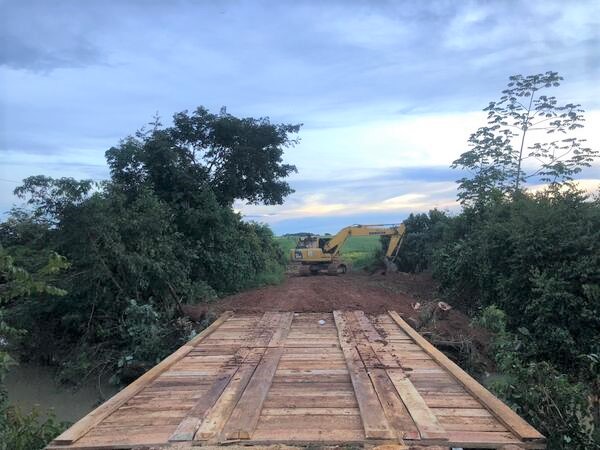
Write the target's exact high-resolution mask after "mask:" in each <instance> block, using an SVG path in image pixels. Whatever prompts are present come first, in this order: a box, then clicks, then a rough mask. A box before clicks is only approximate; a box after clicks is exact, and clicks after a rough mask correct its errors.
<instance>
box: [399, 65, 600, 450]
mask: <svg viewBox="0 0 600 450" xmlns="http://www.w3.org/2000/svg"><path fill="white" fill-rule="evenodd" d="M561 80H562V78H561V77H560V76H558V74H556V73H555V72H547V73H546V74H538V75H531V76H527V77H523V76H521V75H516V76H513V77H511V78H510V82H509V84H508V86H507V89H506V90H504V91H503V92H502V94H503V95H502V96H501V97H500V99H499V100H498V101H496V102H491V103H490V104H489V106H488V107H487V108H485V111H487V112H488V125H487V126H485V127H482V128H479V130H477V132H475V133H474V134H473V135H471V138H470V139H469V145H470V147H471V149H470V150H468V151H466V152H464V153H463V154H462V155H461V156H460V158H458V159H457V160H456V161H454V163H453V165H452V167H454V168H458V169H461V170H462V171H463V172H462V173H463V174H464V176H463V178H461V179H459V180H458V183H459V193H458V200H459V201H460V202H461V203H462V205H463V210H462V211H461V212H460V213H459V214H457V215H455V216H453V217H445V216H444V217H441V219H442V220H437V222H435V223H434V221H433V220H432V219H433V217H432V216H431V213H430V215H429V216H427V215H424V214H420V215H416V216H412V215H411V217H409V219H408V220H407V222H406V224H407V230H408V235H407V237H406V240H405V244H406V246H405V247H403V251H402V252H401V255H402V257H403V259H402V260H401V261H400V265H401V268H403V269H404V270H411V271H418V270H421V269H422V268H424V267H430V268H431V269H432V272H433V275H434V277H435V278H436V279H437V280H438V281H439V282H440V289H441V292H442V294H443V295H445V296H446V297H447V298H448V301H449V302H450V303H451V304H453V305H454V306H456V307H459V308H462V309H463V310H464V311H466V312H467V313H469V314H471V315H473V316H477V317H478V318H479V319H478V322H479V323H480V324H481V325H485V326H486V327H488V328H490V329H491V330H492V331H493V332H494V333H495V342H494V349H493V350H492V352H491V356H494V357H495V359H496V362H497V364H498V371H499V379H498V381H497V382H496V383H494V385H493V386H492V388H493V389H494V391H495V392H496V393H497V394H498V395H499V396H500V397H502V398H503V399H504V400H506V401H507V402H508V403H509V404H510V405H511V406H512V407H513V408H514V409H515V410H516V411H517V412H519V413H520V414H521V415H522V416H524V417H525V419H527V420H529V421H530V422H531V423H533V424H534V425H535V426H536V427H538V428H539V429H540V431H542V432H543V433H544V434H546V436H547V437H548V440H549V448H550V449H588V448H600V438H599V434H600V404H599V398H600V356H599V355H600V197H598V196H597V197H596V198H595V199H594V198H589V197H588V196H587V195H585V194H584V193H583V192H580V191H578V190H577V189H576V188H575V187H574V185H572V184H571V183H570V181H571V180H572V178H573V176H574V175H575V174H577V173H579V172H581V170H582V169H583V168H585V167H589V166H590V165H591V164H592V162H593V161H594V160H595V159H596V158H597V157H598V155H599V152H598V151H597V150H593V149H591V148H586V147H584V142H585V141H584V140H582V139H579V138H578V137H577V136H576V132H577V130H578V129H580V128H581V127H582V126H583V125H582V122H583V121H584V118H583V110H582V109H581V107H580V105H574V104H565V105H564V106H559V103H558V102H557V100H556V98H554V97H549V96H548V95H545V94H544V91H545V90H547V89H553V88H556V87H558V86H559V85H560V81H561ZM523 100H525V101H524V102H523ZM541 123H544V124H545V125H544V126H538V125H539V124H541ZM535 133H545V134H546V137H545V138H544V139H543V141H542V142H532V141H531V139H532V137H533V136H534V135H535ZM555 133H556V134H555ZM556 135H559V136H560V139H559V140H554V141H553V140H552V139H556V138H555V137H554V136H556ZM528 180H536V181H538V182H539V181H542V182H544V183H546V187H545V189H543V190H541V191H538V192H537V193H530V192H526V191H524V190H523V184H524V183H526V182H527V181H528Z"/></svg>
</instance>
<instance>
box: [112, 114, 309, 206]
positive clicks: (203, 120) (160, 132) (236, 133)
mask: <svg viewBox="0 0 600 450" xmlns="http://www.w3.org/2000/svg"><path fill="white" fill-rule="evenodd" d="M300 127H301V125H291V124H272V123H271V122H270V120H269V119H268V118H260V119H254V118H238V117H235V116H233V115H231V114H228V113H227V112H226V110H225V108H222V109H221V112H220V113H219V114H212V113H210V112H209V111H208V110H206V109H205V108H202V107H200V108H198V109H196V110H195V111H194V112H193V113H192V114H188V112H187V111H183V112H180V113H177V114H175V115H174V116H173V126H172V127H168V128H162V127H161V124H160V122H158V121H156V122H155V123H154V124H153V129H152V130H151V131H150V132H148V133H138V134H137V136H136V137H130V138H128V139H126V140H125V141H124V142H122V143H121V145H120V146H118V147H113V148H111V149H109V150H108V151H107V152H106V158H107V161H108V165H109V167H110V169H111V174H112V177H113V180H114V181H116V182H118V183H120V184H124V185H132V184H133V185H139V184H141V183H150V184H152V186H153V190H154V191H155V192H157V193H159V194H160V195H173V194H178V195H183V196H184V197H185V199H186V200H187V197H188V196H193V195H194V193H195V192H197V191H198V190H201V189H206V187H209V188H210V189H211V190H212V191H213V192H214V194H215V196H216V198H217V200H218V201H219V203H220V204H222V205H225V206H231V204H232V203H233V201H234V200H236V199H239V200H245V201H247V202H249V203H265V204H281V203H282V202H283V199H284V198H285V197H286V196H287V195H289V194H290V193H292V192H293V190H292V189H291V187H290V186H289V184H288V183H287V182H286V181H285V178H286V177H287V176H289V175H290V174H291V173H292V172H295V171H296V167H295V166H293V165H290V164H284V163H283V162H282V155H283V151H284V149H285V148H287V147H290V146H293V145H295V144H296V143H297V142H298V139H297V138H293V137H292V136H293V135H295V134H296V133H298V131H299V130H300ZM181 200H184V199H183V198H182V199H181Z"/></svg>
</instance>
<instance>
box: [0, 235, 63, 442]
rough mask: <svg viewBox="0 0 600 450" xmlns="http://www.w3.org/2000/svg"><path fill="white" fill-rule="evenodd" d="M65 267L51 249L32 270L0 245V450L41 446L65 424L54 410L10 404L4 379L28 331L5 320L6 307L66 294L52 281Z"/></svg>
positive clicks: (13, 363) (59, 257)
mask: <svg viewBox="0 0 600 450" xmlns="http://www.w3.org/2000/svg"><path fill="white" fill-rule="evenodd" d="M66 267H67V263H66V261H65V260H64V258H62V257H61V256H59V255H57V254H54V253H51V254H50V255H49V258H48V259H47V260H46V263H45V264H44V265H43V266H41V267H40V268H39V269H38V270H37V271H36V272H33V273H29V272H28V271H26V270H25V269H23V268H22V267H19V266H17V265H15V263H14V259H13V258H12V257H11V256H10V255H8V253H7V252H6V251H5V250H4V248H2V246H0V450H33V449H41V448H43V447H44V446H45V445H46V444H47V443H48V442H49V441H50V440H51V439H53V438H54V437H55V436H56V435H58V434H59V433H60V432H61V431H62V430H63V429H64V428H65V424H63V423H59V422H57V421H56V419H55V417H54V415H53V414H52V413H49V414H46V415H42V414H41V413H40V412H39V411H37V410H34V411H32V412H30V413H23V412H22V411H21V410H20V409H19V408H17V407H14V406H11V405H9V403H8V397H7V392H6V387H5V385H4V379H5V376H6V373H7V372H8V370H9V369H10V367H11V366H13V365H15V364H16V362H15V361H14V360H13V358H12V357H11V356H10V355H9V352H8V351H9V350H10V349H11V347H12V346H14V345H15V344H16V343H17V342H18V340H19V339H21V338H22V337H23V335H24V334H25V330H20V329H16V328H14V327H12V326H10V325H9V324H8V323H7V322H6V321H5V318H6V313H7V310H8V309H9V308H10V307H11V306H13V305H14V304H16V303H18V302H20V301H22V300H23V299H24V298H26V297H28V296H36V295H40V294H52V295H55V296H60V295H63V294H64V291H62V290H60V289H58V288H56V287H55V286H53V285H52V284H49V282H50V281H52V279H53V277H54V276H55V275H56V274H57V273H58V272H59V271H60V270H62V269H65V268H66Z"/></svg>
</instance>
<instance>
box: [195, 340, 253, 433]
mask: <svg viewBox="0 0 600 450" xmlns="http://www.w3.org/2000/svg"><path fill="white" fill-rule="evenodd" d="M264 352H265V349H264V348H252V349H251V351H250V353H249V355H248V357H247V358H246V360H245V361H244V362H243V363H242V365H241V367H240V368H239V369H238V371H237V372H236V374H235V375H234V377H233V378H232V379H231V381H230V382H229V384H228V385H227V387H226V388H225V390H224V391H223V393H222V394H221V396H220V397H219V399H218V400H217V402H216V403H215V405H214V406H213V407H212V408H211V409H210V411H209V412H208V413H207V414H206V415H205V417H204V419H203V420H202V423H201V424H200V426H199V427H198V431H197V432H196V434H195V435H194V441H205V440H209V439H212V438H214V437H215V436H216V435H217V434H218V433H220V432H221V430H222V429H223V426H224V425H225V422H226V421H227V419H229V416H230V415H231V412H232V411H233V409H234V408H235V405H236V404H237V402H238V400H239V399H240V397H241V396H242V393H243V392H244V389H245V388H246V386H247V385H248V382H249V381H250V378H251V377H252V374H254V371H255V369H256V366H257V365H258V362H259V361H260V358H261V357H262V354H263V353H264Z"/></svg>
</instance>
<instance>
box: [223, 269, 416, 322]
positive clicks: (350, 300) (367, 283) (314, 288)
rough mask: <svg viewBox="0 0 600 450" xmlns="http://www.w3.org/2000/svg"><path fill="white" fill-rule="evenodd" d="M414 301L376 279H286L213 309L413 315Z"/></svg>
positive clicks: (349, 276) (226, 300) (363, 276)
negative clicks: (355, 310)
mask: <svg viewBox="0 0 600 450" xmlns="http://www.w3.org/2000/svg"><path fill="white" fill-rule="evenodd" d="M378 283H380V284H381V285H379V286H378ZM416 301H418V300H416V299H415V298H413V297H411V296H410V295H408V294H407V293H402V291H401V290H397V291H396V292H394V291H393V290H391V289H386V288H384V287H383V283H382V280H380V278H378V277H374V276H369V275H366V274H347V275H340V276H327V275H318V276H310V277H300V276H289V277H288V278H287V279H286V280H285V281H284V282H283V283H282V284H281V285H278V286H267V287H264V288H260V289H255V290H251V291H247V292H242V293H240V294H236V295H232V296H230V297H226V298H224V299H222V300H220V301H219V302H218V303H217V304H216V305H215V309H216V312H221V311H224V310H233V311H245V312H250V311H252V312H259V311H295V312H320V311H328V312H330V311H332V310H334V309H361V310H363V311H365V312H383V311H386V310H389V309H395V310H397V311H398V312H402V313H410V312H411V311H413V309H412V307H411V303H415V302H416Z"/></svg>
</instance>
